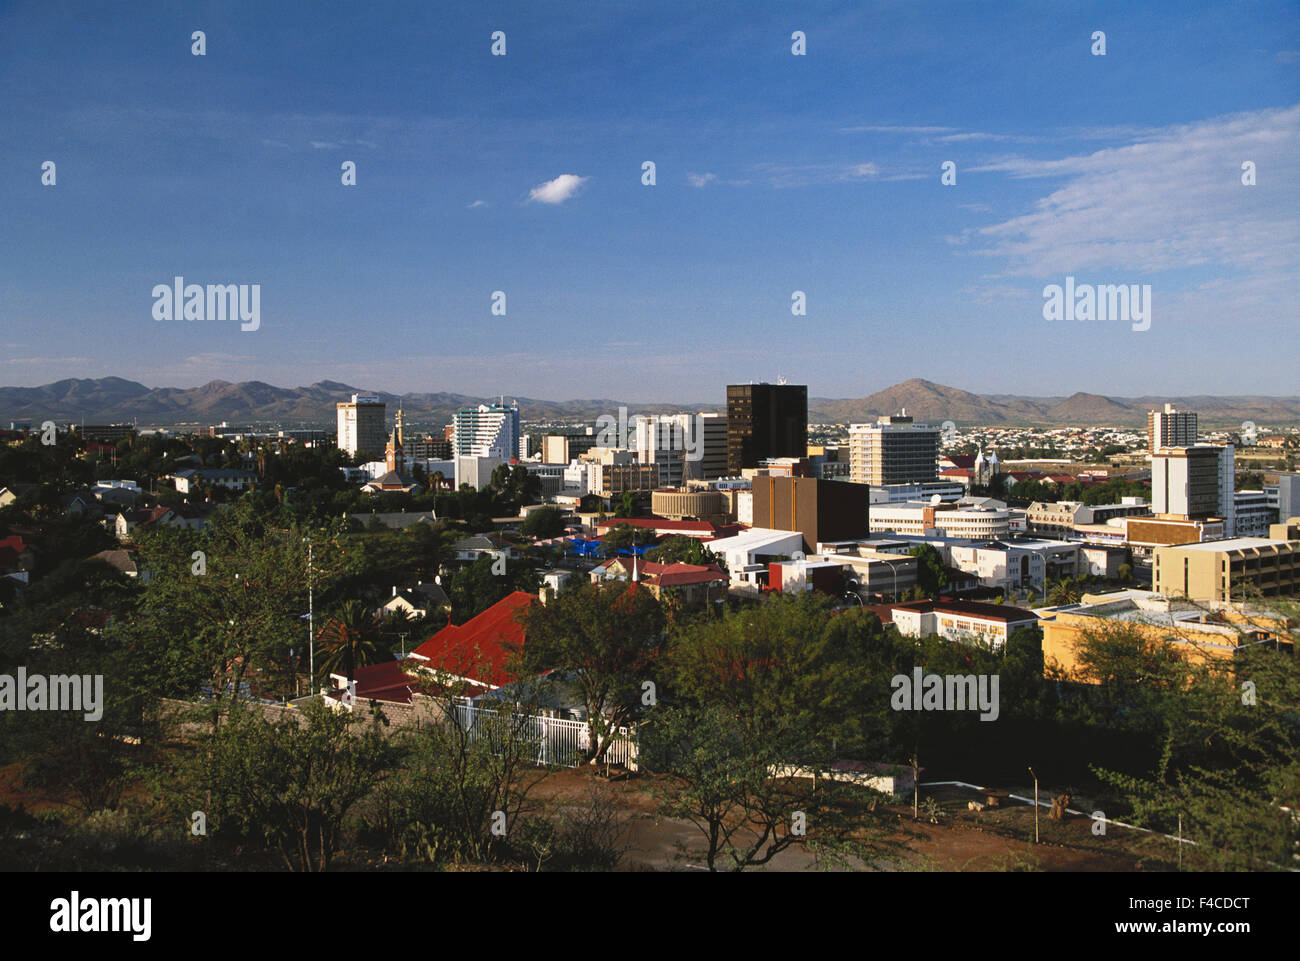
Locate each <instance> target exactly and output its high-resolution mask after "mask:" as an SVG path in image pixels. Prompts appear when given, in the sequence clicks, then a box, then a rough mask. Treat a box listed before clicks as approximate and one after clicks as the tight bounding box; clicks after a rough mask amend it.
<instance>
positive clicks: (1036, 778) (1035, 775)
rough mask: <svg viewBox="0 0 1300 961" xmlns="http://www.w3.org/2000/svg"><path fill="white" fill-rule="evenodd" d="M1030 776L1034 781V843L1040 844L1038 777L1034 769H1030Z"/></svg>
mask: <svg viewBox="0 0 1300 961" xmlns="http://www.w3.org/2000/svg"><path fill="white" fill-rule="evenodd" d="M1029 773H1030V775H1032V776H1033V779H1034V843H1035V844H1037V843H1038V775H1037V774H1034V769H1033V768H1032V767H1031V768H1030V769H1029Z"/></svg>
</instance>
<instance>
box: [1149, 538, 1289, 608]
mask: <svg viewBox="0 0 1300 961" xmlns="http://www.w3.org/2000/svg"><path fill="white" fill-rule="evenodd" d="M1279 526H1280V525H1279ZM1152 589H1153V590H1154V591H1155V592H1156V593H1157V594H1164V595H1167V596H1170V597H1185V598H1188V599H1189V600H1193V601H1202V602H1204V601H1239V600H1244V599H1245V598H1246V597H1248V596H1255V595H1260V596H1264V597H1294V596H1298V595H1300V541H1285V540H1276V539H1272V538H1266V537H1237V538H1233V539H1231V540H1223V541H1206V542H1205V543H1201V544H1181V545H1178V546H1175V547H1157V548H1156V550H1155V566H1154V569H1153V572H1152Z"/></svg>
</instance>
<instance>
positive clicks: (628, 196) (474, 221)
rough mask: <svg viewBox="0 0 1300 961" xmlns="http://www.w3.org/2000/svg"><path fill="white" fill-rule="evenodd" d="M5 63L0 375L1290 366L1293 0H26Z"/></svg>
mask: <svg viewBox="0 0 1300 961" xmlns="http://www.w3.org/2000/svg"><path fill="white" fill-rule="evenodd" d="M309 8H310V10H311V14H310V15H308V14H307V13H306V12H305V11H306V10H307V9H309ZM1135 8H1136V9H1135ZM194 30H203V31H204V32H205V34H206V45H207V53H206V56H203V57H196V56H193V55H192V54H191V40H190V35H191V33H192V32H193V31H194ZM495 30H501V31H504V33H505V35H506V56H504V57H494V56H492V55H491V52H490V47H491V42H492V41H491V34H492V32H493V31H495ZM795 30H802V31H804V33H805V34H806V37H807V41H806V42H807V54H806V55H805V56H793V55H792V53H791V44H792V41H791V34H792V32H794V31H795ZM1094 30H1103V31H1105V33H1106V55H1105V56H1104V57H1098V56H1093V55H1092V54H1091V52H1090V48H1091V46H1092V40H1091V35H1092V33H1093V31H1094ZM0 86H2V88H3V90H4V103H5V109H4V110H3V111H0V157H3V165H2V166H0V210H2V211H3V217H2V218H0V384H8V385H20V386H30V385H36V384H41V383H46V382H49V381H52V380H57V379H60V378H63V377H95V376H105V375H109V374H115V375H119V376H124V377H129V378H132V379H136V380H139V381H141V382H143V383H145V384H148V385H150V386H192V385H196V384H201V383H204V382H206V381H208V380H211V379H214V378H220V379H225V380H232V381H237V380H264V381H268V382H270V383H274V384H279V385H283V386H296V385H305V384H308V383H312V382H314V381H317V380H323V379H333V380H341V381H346V382H348V383H352V384H354V385H356V386H358V387H363V388H366V389H382V390H391V391H395V392H402V391H437V390H448V391H457V392H463V393H470V394H478V395H491V394H498V393H505V394H516V395H526V396H536V397H548V398H555V399H563V398H572V397H593V396H607V397H617V398H620V399H626V400H631V401H680V402H690V401H714V402H716V401H718V400H720V398H721V397H722V394H723V388H724V386H725V385H726V384H727V383H729V382H733V383H734V382H746V381H749V380H775V379H776V378H777V377H778V376H784V377H786V378H787V379H788V380H790V381H791V382H792V383H807V384H808V385H809V389H810V393H811V394H812V395H813V396H833V397H856V396H862V395H864V394H867V393H870V392H872V391H875V390H878V389H881V388H883V387H887V386H889V385H890V384H894V383H897V382H899V381H902V380H905V379H907V378H910V377H924V378H927V379H930V380H934V381H938V382H941V383H946V384H950V385H952V386H956V387H961V388H964V389H968V390H973V391H978V392H984V393H1022V394H1063V393H1066V394H1068V393H1071V392H1073V391H1076V390H1087V391H1093V392H1097V393H1109V394H1117V395H1139V394H1160V393H1168V394H1176V393H1273V394H1294V393H1298V392H1300V383H1298V382H1297V380H1296V375H1295V370H1296V367H1295V361H1296V358H1297V356H1300V301H1298V300H1297V298H1298V297H1300V290H1298V287H1300V283H1298V282H1300V203H1298V202H1297V201H1300V6H1297V5H1296V4H1295V3H1292V2H1287V3H1269V2H1260V3H1236V4H1224V3H1212V4H1198V3H1181V2H1180V3H1153V4H1140V5H1137V4H1131V3H1114V4H1109V3H1069V2H1055V0H1053V2H1046V0H1044V2H1041V3H1014V2H1012V3H996V4H994V3H966V2H952V3H870V2H852V3H803V4H797V3H786V2H772V3H763V2H758V3H744V4H742V3H709V2H704V3H699V4H695V3H692V4H685V3H666V2H655V3H637V2H620V3H617V4H612V3H609V2H598V3H558V2H553V0H534V2H530V3H492V2H467V3H446V4H444V3H438V4H430V3H410V4H387V3H367V4H364V5H358V4H311V5H302V4H281V3H270V4H268V3H264V2H253V3H210V4H209V3H178V4H170V3H169V4H161V3H160V4H150V3H140V2H131V3H120V4H106V3H45V2H42V3H35V2H31V3H28V2H17V3H9V4H3V5H0ZM46 160H53V161H55V163H56V164H57V184H56V186H54V187H46V186H42V185H41V182H40V181H41V164H42V163H43V162H44V161H46ZM348 160H350V161H353V162H355V163H356V165H357V185H356V186H355V187H344V186H342V184H341V183H340V176H341V175H340V165H341V164H342V163H343V162H344V161H348ZM646 160H650V161H653V162H654V163H655V164H656V167H657V171H656V173H657V183H656V185H655V186H653V187H648V186H644V185H643V184H642V182H641V171H642V168H641V165H642V163H643V161H646ZM948 160H951V161H953V162H954V163H955V164H956V165H957V184H956V186H952V187H948V186H944V185H942V184H941V183H940V173H941V170H940V167H941V164H942V163H943V162H944V161H948ZM1247 160H1249V161H1252V162H1254V163H1255V164H1256V177H1257V184H1256V185H1255V186H1253V187H1246V186H1243V185H1242V183H1241V176H1242V174H1241V164H1242V162H1243V161H1247ZM565 175H569V176H570V177H571V178H574V179H572V180H569V179H558V178H563V177H565ZM575 183H576V184H577V186H576V189H568V188H569V187H570V186H571V185H572V184H575ZM547 184H551V186H550V187H546V186H544V185H547ZM539 188H540V189H539ZM535 191H536V193H534V192H535ZM548 201H551V202H548ZM178 274H179V275H182V276H184V277H185V279H186V282H187V283H199V284H218V283H219V284H229V283H247V284H253V283H256V284H260V285H261V327H260V329H259V330H257V331H251V332H243V331H241V330H240V329H239V324H238V323H237V322H230V321H212V320H206V321H188V322H187V321H184V320H174V321H156V320H154V319H153V316H152V306H153V300H152V295H151V291H152V289H153V287H154V286H155V285H156V284H170V283H171V281H172V278H173V277H174V276H176V275H178ZM1066 275H1073V276H1074V277H1075V278H1076V279H1077V281H1078V282H1079V283H1095V284H1120V283H1126V284H1134V283H1137V284H1150V285H1151V286H1152V323H1151V329H1150V330H1147V331H1143V332H1138V331H1133V330H1131V328H1130V325H1129V324H1127V323H1123V322H1120V321H1069V322H1066V321H1055V322H1051V321H1046V320H1044V319H1043V315H1042V305H1043V294H1042V290H1043V287H1044V286H1045V285H1047V284H1051V283H1058V284H1059V283H1063V281H1064V278H1065V276H1066ZM496 290H501V291H504V292H505V293H506V297H507V315H506V316H505V317H494V316H493V315H492V314H491V312H490V305H491V296H492V292H493V291H496ZM795 290H802V291H804V292H805V294H806V296H807V315H806V316H792V314H791V310H790V304H791V294H792V292H793V291H795Z"/></svg>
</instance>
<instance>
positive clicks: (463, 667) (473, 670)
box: [410, 591, 540, 688]
mask: <svg viewBox="0 0 1300 961" xmlns="http://www.w3.org/2000/svg"><path fill="white" fill-rule="evenodd" d="M537 603H540V601H539V600H538V598H537V596H536V595H535V594H527V593H525V592H524V591H515V592H513V593H511V594H508V595H506V596H505V597H503V598H502V599H501V600H499V601H497V602H496V603H495V604H493V605H492V606H491V607H489V608H488V609H487V610H486V611H483V612H482V613H481V614H478V615H475V616H474V617H471V618H470V619H469V620H468V621H466V622H465V623H464V624H459V625H458V624H448V625H447V626H446V627H444V628H443V629H442V630H440V631H439V632H438V633H437V634H434V635H433V636H432V637H431V638H429V639H428V640H427V641H425V642H424V643H423V644H421V645H420V646H419V647H417V648H416V649H415V650H414V651H412V652H411V654H410V657H411V658H412V663H413V664H416V665H419V666H420V667H422V668H424V669H426V670H429V671H436V672H438V673H440V674H444V675H449V676H451V677H453V678H459V679H461V680H465V681H468V682H470V683H471V684H474V685H477V686H480V687H485V688H494V687H501V686H502V685H504V684H510V683H511V682H513V681H514V680H515V679H516V678H515V676H514V674H513V673H511V671H510V670H509V669H508V665H509V663H510V661H511V659H512V658H513V657H514V656H515V654H516V653H517V652H518V651H519V650H521V649H522V648H523V646H524V626H523V625H522V624H520V623H519V621H518V620H517V619H516V618H517V616H518V615H519V614H520V613H521V612H523V611H526V610H527V609H528V608H529V607H531V606H532V605H533V604H537Z"/></svg>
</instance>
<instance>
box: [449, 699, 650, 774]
mask: <svg viewBox="0 0 1300 961" xmlns="http://www.w3.org/2000/svg"><path fill="white" fill-rule="evenodd" d="M456 721H457V723H458V724H459V725H460V727H461V729H462V730H463V731H465V732H466V733H467V734H468V735H469V739H470V741H471V743H477V742H479V741H482V740H484V739H488V740H491V739H492V738H493V737H504V736H506V733H507V731H509V733H510V734H511V735H514V736H522V737H523V738H525V739H527V740H529V741H536V742H537V758H536V763H537V764H544V765H554V766H556V767H578V766H579V765H580V764H581V763H582V758H583V755H584V754H586V752H587V751H589V750H590V749H591V727H590V725H588V724H587V722H586V721H573V720H569V719H567V718H559V717H543V716H541V715H537V714H512V715H509V726H508V727H506V725H505V724H504V722H505V721H506V717H505V716H503V715H502V713H501V712H500V711H493V710H491V709H490V708H483V707H473V706H470V705H467V704H458V705H456ZM498 722H501V723H500V724H499V723H498ZM618 733H619V737H617V738H615V739H614V740H613V741H611V742H610V744H609V747H608V748H606V750H605V757H606V759H607V760H608V761H609V763H610V764H622V765H625V766H626V767H627V768H628V769H629V770H633V771H635V770H636V769H637V765H636V758H637V748H636V742H635V741H634V740H633V739H632V736H631V735H630V734H629V733H628V730H627V728H625V727H621V728H619V729H618Z"/></svg>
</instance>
